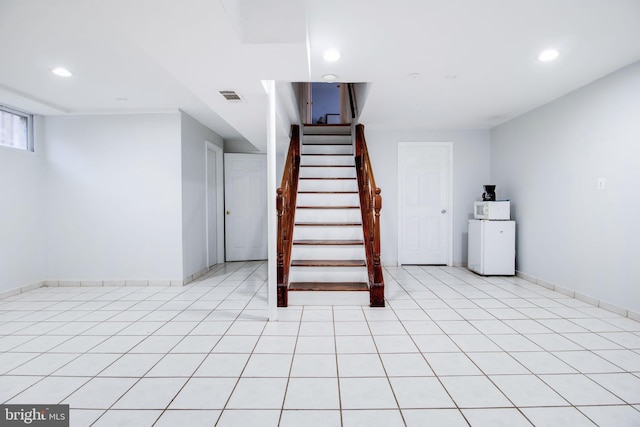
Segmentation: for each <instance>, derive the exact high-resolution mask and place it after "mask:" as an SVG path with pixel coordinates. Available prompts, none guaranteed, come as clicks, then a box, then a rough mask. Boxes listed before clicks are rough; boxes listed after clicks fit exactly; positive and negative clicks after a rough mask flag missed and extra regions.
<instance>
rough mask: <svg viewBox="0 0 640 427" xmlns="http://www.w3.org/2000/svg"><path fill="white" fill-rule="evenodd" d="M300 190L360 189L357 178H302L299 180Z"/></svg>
mask: <svg viewBox="0 0 640 427" xmlns="http://www.w3.org/2000/svg"><path fill="white" fill-rule="evenodd" d="M300 191H358V181H357V180H355V179H301V180H300V181H298V192H300Z"/></svg>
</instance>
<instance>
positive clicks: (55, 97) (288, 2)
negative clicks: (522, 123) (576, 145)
mask: <svg viewBox="0 0 640 427" xmlns="http://www.w3.org/2000/svg"><path fill="white" fill-rule="evenodd" d="M0 40H2V42H1V43H0V60H1V64H2V65H1V66H0V104H5V105H10V106H13V107H18V108H23V109H28V110H30V111H32V112H35V113H39V114H105V113H120V112H121V113H136V112H165V111H176V110H177V109H181V110H183V111H185V112H186V113H188V114H190V115H192V116H193V117H195V118H196V119H198V120H199V121H201V122H202V123H204V124H206V125H207V126H209V127H211V128H212V129H214V130H215V131H217V132H218V133H219V134H220V135H221V136H223V137H224V138H225V139H227V140H246V141H249V142H250V143H251V144H253V146H254V147H256V148H258V149H260V150H263V149H264V147H265V141H266V95H265V93H264V89H263V86H262V84H261V80H277V81H280V82H290V81H320V80H321V76H322V75H323V74H326V73H332V74H336V75H337V76H338V78H339V80H340V81H349V82H370V83H371V86H370V87H371V91H370V92H369V97H368V99H367V103H366V106H365V107H364V109H363V112H362V116H361V120H360V121H361V122H362V123H365V124H366V125H367V127H368V128H386V129H489V128H491V127H493V126H495V125H496V124H499V123H501V122H503V121H505V120H507V119H509V118H511V117H515V116H517V115H519V114H522V113H524V112H526V111H529V110H531V109H533V108H535V107H537V106H539V105H542V104H545V103H547V102H549V101H552V100H553V99H556V98H558V97H560V96H562V95H564V94H566V93H568V92H570V91H572V90H575V89H577V88H579V87H581V86H583V85H585V84H587V83H589V82H592V81H594V80H596V79H598V78H600V77H602V76H604V75H606V74H608V73H610V72H612V71H615V70H617V69H619V68H622V67H624V66H626V65H629V64H631V63H633V62H636V61H638V60H640V1H638V0H607V1H603V0H535V1H526V0H483V1H478V0H394V1H386V0H322V1H310V0H180V1H176V0H108V1H105V0H28V1H25V0H0ZM329 47H333V48H337V49H338V50H339V51H340V52H341V53H342V58H341V59H340V60H339V61H338V62H335V63H326V62H325V61H324V60H323V59H322V53H323V51H324V50H325V49H326V48H329ZM549 47H554V48H556V49H558V50H559V51H560V57H559V58H558V59H557V60H556V61H554V62H551V63H541V62H539V61H538V60H537V59H536V58H537V55H538V54H539V52H540V51H542V50H543V49H545V48H549ZM59 65H62V66H65V67H67V68H68V69H70V70H71V71H72V72H73V73H74V76H73V77H71V78H69V79H64V78H61V77H57V76H55V75H53V74H51V73H50V72H49V71H50V69H51V68H53V67H55V66H59ZM413 73H418V74H419V77H417V78H413V77H410V74H413ZM227 89H233V90H236V91H238V93H239V94H240V95H242V97H243V98H244V99H245V101H246V102H244V103H229V102H227V101H225V100H224V99H223V98H222V96H221V95H220V94H219V93H218V91H219V90H227ZM121 98H126V100H122V99H121Z"/></svg>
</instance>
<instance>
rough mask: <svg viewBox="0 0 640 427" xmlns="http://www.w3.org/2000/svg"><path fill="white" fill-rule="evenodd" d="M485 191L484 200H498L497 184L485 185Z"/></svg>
mask: <svg viewBox="0 0 640 427" xmlns="http://www.w3.org/2000/svg"><path fill="white" fill-rule="evenodd" d="M483 187H484V193H482V201H483V202H495V201H496V186H495V185H483Z"/></svg>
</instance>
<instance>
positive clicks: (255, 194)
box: [224, 153, 275, 261]
mask: <svg viewBox="0 0 640 427" xmlns="http://www.w3.org/2000/svg"><path fill="white" fill-rule="evenodd" d="M224 194H225V242H226V245H225V249H226V259H227V261H246V260H256V259H266V258H267V156H265V155H263V154H235V153H234V154H231V153H225V155H224ZM274 197H275V196H274Z"/></svg>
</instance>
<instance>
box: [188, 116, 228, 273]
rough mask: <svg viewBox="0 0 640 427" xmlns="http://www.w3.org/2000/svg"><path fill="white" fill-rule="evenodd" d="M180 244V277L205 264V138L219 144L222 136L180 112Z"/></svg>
mask: <svg viewBox="0 0 640 427" xmlns="http://www.w3.org/2000/svg"><path fill="white" fill-rule="evenodd" d="M180 117H181V141H182V245H183V253H182V257H183V265H184V273H183V274H184V278H185V279H186V278H188V277H189V276H191V275H193V274H196V273H199V272H202V271H203V270H204V269H206V268H207V267H208V266H207V229H206V224H207V206H206V191H207V181H206V156H205V141H209V142H212V143H213V144H215V145H217V146H219V147H222V146H223V140H222V138H221V137H220V136H219V135H218V134H216V133H215V132H213V131H211V130H210V129H209V128H207V127H205V126H204V125H202V124H201V123H200V122H198V121H197V120H195V119H194V118H192V117H191V116H189V115H187V114H185V113H181V114H180Z"/></svg>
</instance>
